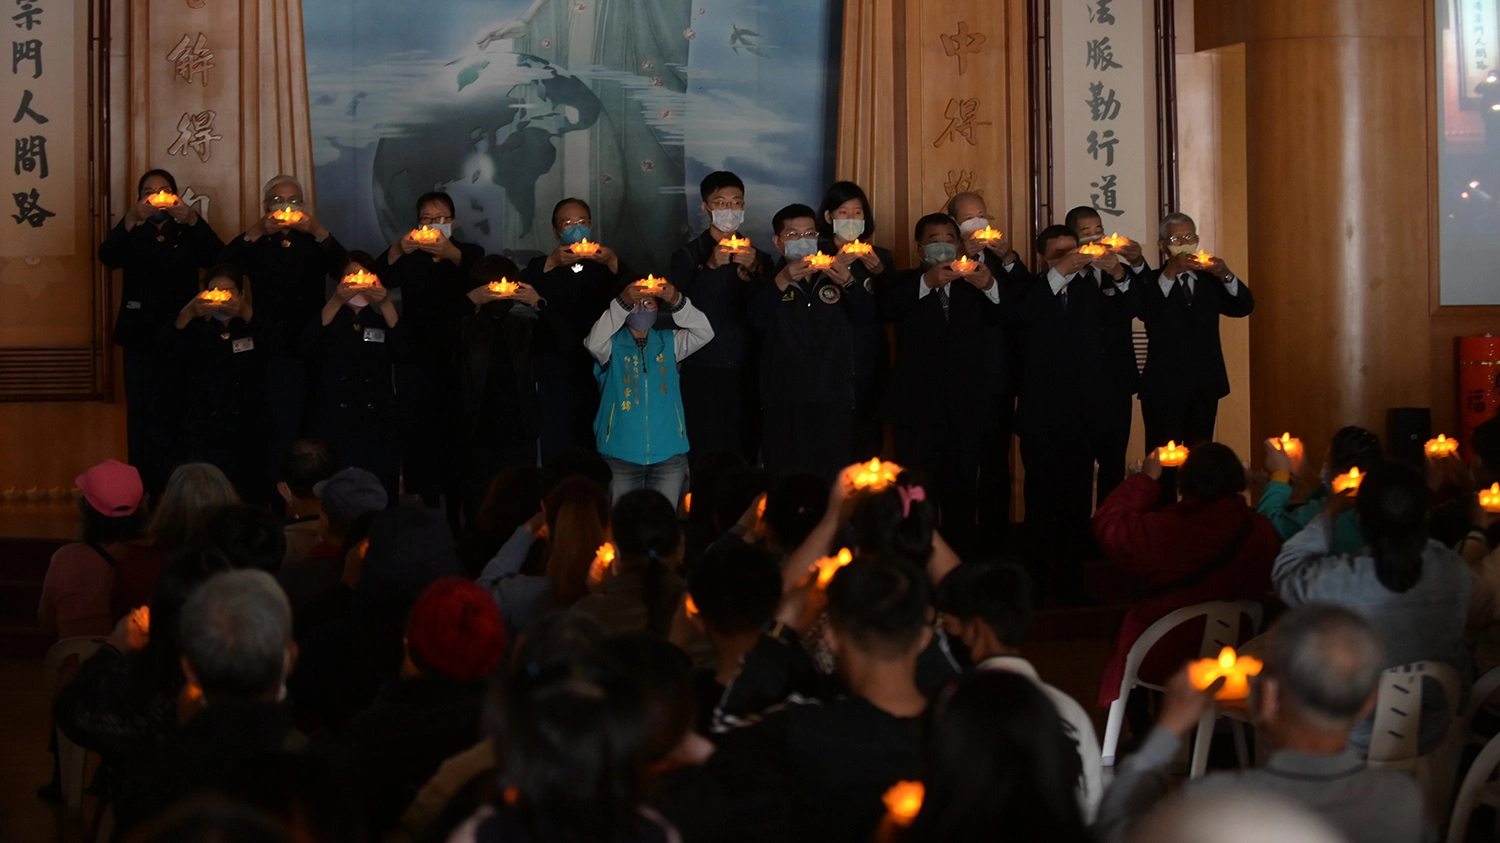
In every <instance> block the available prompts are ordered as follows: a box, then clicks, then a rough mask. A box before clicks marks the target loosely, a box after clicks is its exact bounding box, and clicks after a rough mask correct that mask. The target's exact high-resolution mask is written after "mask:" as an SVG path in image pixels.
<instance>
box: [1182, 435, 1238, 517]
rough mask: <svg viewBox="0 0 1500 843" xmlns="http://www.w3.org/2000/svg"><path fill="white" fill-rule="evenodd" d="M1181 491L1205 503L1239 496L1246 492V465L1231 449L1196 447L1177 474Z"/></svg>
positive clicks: (1211, 445) (1212, 445)
mask: <svg viewBox="0 0 1500 843" xmlns="http://www.w3.org/2000/svg"><path fill="white" fill-rule="evenodd" d="M1177 488H1178V489H1179V490H1180V491H1181V492H1182V496H1183V497H1185V498H1192V499H1194V500H1197V501H1202V502H1203V503H1209V502H1211V501H1216V500H1221V499H1223V498H1227V497H1229V496H1230V495H1238V494H1240V493H1241V492H1243V491H1245V464H1244V463H1242V462H1240V458H1239V455H1238V454H1236V453H1235V452H1234V449H1232V448H1230V447H1229V446H1228V445H1224V444H1222V443H1219V442H1204V443H1203V444H1201V445H1195V446H1194V447H1193V449H1192V450H1191V451H1189V452H1188V457H1187V462H1185V463H1183V464H1182V469H1181V470H1180V471H1179V472H1178V474H1177Z"/></svg>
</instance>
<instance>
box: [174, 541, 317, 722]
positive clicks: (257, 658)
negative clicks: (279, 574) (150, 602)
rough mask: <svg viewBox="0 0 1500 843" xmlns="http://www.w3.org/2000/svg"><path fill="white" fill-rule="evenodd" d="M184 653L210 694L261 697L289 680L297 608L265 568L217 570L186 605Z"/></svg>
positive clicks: (247, 697)
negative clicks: (293, 606)
mask: <svg viewBox="0 0 1500 843" xmlns="http://www.w3.org/2000/svg"><path fill="white" fill-rule="evenodd" d="M181 624H182V625H181V632H182V644H181V646H182V655H183V656H184V657H185V658H186V659H187V662H188V665H189V666H191V667H192V669H193V675H194V676H195V677H197V680H198V684H199V686H200V687H201V688H202V689H203V693H204V695H205V696H214V695H223V696H226V697H231V698H237V699H246V700H250V699H255V698H257V697H262V696H265V695H266V694H270V693H274V692H275V691H276V690H277V689H278V688H279V687H280V686H281V683H282V681H283V680H284V679H285V678H286V667H287V665H286V657H287V644H288V643H290V642H291V640H292V606H291V604H290V603H289V602H287V599H286V593H285V592H283V591H282V590H281V586H279V585H277V584H276V579H275V578H274V577H272V576H271V575H270V574H268V573H266V572H265V571H254V570H242V571H226V572H224V573H222V574H216V575H215V576H214V577H212V578H211V579H209V581H208V582H206V583H204V584H203V585H201V586H199V587H198V589H197V590H196V591H194V592H193V594H192V596H190V597H189V598H188V599H187V602H186V603H184V604H183V606H182V622H181Z"/></svg>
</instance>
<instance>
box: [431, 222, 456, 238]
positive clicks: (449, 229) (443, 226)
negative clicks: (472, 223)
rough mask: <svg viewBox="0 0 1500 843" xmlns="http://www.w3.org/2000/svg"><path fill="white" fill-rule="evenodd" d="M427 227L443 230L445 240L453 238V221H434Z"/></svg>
mask: <svg viewBox="0 0 1500 843" xmlns="http://www.w3.org/2000/svg"><path fill="white" fill-rule="evenodd" d="M427 227H428V228H430V229H432V230H433V231H439V232H442V234H443V239H444V240H452V239H453V223H451V222H442V223H433V224H432V225H429V226H427Z"/></svg>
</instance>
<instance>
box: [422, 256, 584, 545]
mask: <svg viewBox="0 0 1500 843" xmlns="http://www.w3.org/2000/svg"><path fill="white" fill-rule="evenodd" d="M518 272H519V271H518V269H517V267H516V265H515V263H514V262H513V261H511V259H510V258H507V257H505V256H503V255H486V256H484V257H483V258H480V259H479V260H478V261H477V262H476V263H475V264H474V266H473V267H472V268H471V269H470V270H469V279H468V282H467V285H468V286H469V287H470V288H471V289H470V290H469V299H470V301H472V302H474V306H473V308H472V312H471V313H469V314H467V315H465V316H464V318H463V320H462V321H461V322H460V325H459V331H460V340H459V343H460V348H459V372H458V375H459V378H458V380H459V399H460V403H459V410H458V414H457V418H458V425H457V431H456V434H457V435H456V448H455V449H454V450H455V456H456V457H457V459H456V461H455V463H454V466H453V472H452V476H453V481H454V485H453V491H454V492H455V493H456V494H457V496H458V499H459V508H460V510H461V512H462V514H463V518H464V523H465V524H473V523H474V519H475V517H476V516H477V514H478V510H479V505H480V503H481V502H482V501H483V500H484V497H485V494H486V493H487V491H488V490H489V487H490V483H491V481H493V480H494V478H495V477H496V475H498V474H500V472H502V471H504V470H505V469H507V468H510V467H512V466H521V465H536V458H537V436H538V434H539V433H540V431H541V427H542V421H541V412H540V407H539V403H538V402H539V400H540V398H541V396H540V395H539V393H540V391H541V390H540V389H539V387H538V385H537V377H536V374H535V370H534V368H533V364H534V361H535V360H536V351H535V348H536V344H537V340H536V334H537V332H539V331H546V330H547V328H548V327H550V323H551V322H552V320H553V319H554V318H557V315H556V314H555V313H554V312H553V311H552V310H550V309H545V308H544V309H542V310H541V316H540V321H539V320H538V319H537V318H535V315H534V310H533V309H534V308H535V307H536V306H537V305H538V304H540V303H541V302H540V296H539V295H538V293H537V291H536V289H535V288H534V287H532V286H531V285H530V284H527V283H525V282H521V283H520V284H519V286H518V287H517V288H516V291H515V292H514V293H511V294H509V295H505V294H501V293H497V292H495V291H494V290H493V289H492V288H491V286H490V285H491V284H493V283H495V282H497V281H500V280H501V279H505V278H515V277H517V275H518ZM578 347H579V348H580V349H581V348H582V347H583V341H582V340H579V342H578ZM585 353H586V352H585ZM590 388H591V389H596V388H595V387H592V386H591V387H590Z"/></svg>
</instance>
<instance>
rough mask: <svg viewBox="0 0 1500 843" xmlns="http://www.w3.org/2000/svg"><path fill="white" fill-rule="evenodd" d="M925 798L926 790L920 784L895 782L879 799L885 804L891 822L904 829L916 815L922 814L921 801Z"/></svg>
mask: <svg viewBox="0 0 1500 843" xmlns="http://www.w3.org/2000/svg"><path fill="white" fill-rule="evenodd" d="M926 796H927V789H926V788H924V787H923V786H922V783H921V782H906V781H903V782H896V784H895V785H894V786H892V787H891V789H890V790H887V791H886V792H885V796H883V797H881V799H882V800H883V801H884V802H885V810H886V811H887V813H889V814H890V817H891V821H892V822H894V823H895V824H896V825H898V826H901V827H903V828H904V827H906V826H908V825H911V822H912V820H914V819H916V818H917V814H919V813H921V812H922V800H923V799H924V798H925V797H926Z"/></svg>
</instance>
